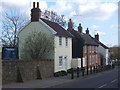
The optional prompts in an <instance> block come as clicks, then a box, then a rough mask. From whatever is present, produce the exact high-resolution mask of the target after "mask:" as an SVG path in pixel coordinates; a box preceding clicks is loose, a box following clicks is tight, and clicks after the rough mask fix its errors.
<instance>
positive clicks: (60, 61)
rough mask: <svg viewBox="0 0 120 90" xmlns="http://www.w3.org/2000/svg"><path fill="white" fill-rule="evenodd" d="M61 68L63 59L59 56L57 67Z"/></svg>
mask: <svg viewBox="0 0 120 90" xmlns="http://www.w3.org/2000/svg"><path fill="white" fill-rule="evenodd" d="M62 66H63V57H62V56H59V67H62Z"/></svg>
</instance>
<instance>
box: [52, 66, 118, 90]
mask: <svg viewBox="0 0 120 90" xmlns="http://www.w3.org/2000/svg"><path fill="white" fill-rule="evenodd" d="M118 72H119V75H118ZM118 76H120V67H117V66H116V67H115V68H114V69H113V70H110V71H107V72H104V73H102V74H99V75H96V76H93V77H90V78H84V79H77V80H75V81H73V82H69V83H65V84H61V85H57V86H54V87H53V88H94V90H97V89H100V88H118V86H120V85H118V81H119V80H120V79H119V80H118Z"/></svg>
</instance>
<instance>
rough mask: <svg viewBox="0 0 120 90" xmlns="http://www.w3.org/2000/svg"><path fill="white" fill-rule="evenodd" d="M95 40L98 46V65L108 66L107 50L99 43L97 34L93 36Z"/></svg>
mask: <svg viewBox="0 0 120 90" xmlns="http://www.w3.org/2000/svg"><path fill="white" fill-rule="evenodd" d="M95 40H96V42H97V43H98V44H99V46H98V58H99V65H101V66H103V65H108V64H110V63H111V62H110V58H109V48H108V47H107V46H106V45H104V44H103V43H102V42H100V40H99V34H98V33H97V34H96V35H95Z"/></svg>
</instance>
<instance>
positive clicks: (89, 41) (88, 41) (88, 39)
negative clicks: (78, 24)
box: [70, 29, 98, 46]
mask: <svg viewBox="0 0 120 90" xmlns="http://www.w3.org/2000/svg"><path fill="white" fill-rule="evenodd" d="M70 33H71V34H73V35H74V37H76V38H79V39H81V40H83V41H84V44H85V45H94V46H98V43H97V42H96V41H95V40H94V39H93V38H92V37H91V36H90V35H88V34H85V33H80V32H79V31H76V30H74V29H73V30H71V31H70Z"/></svg>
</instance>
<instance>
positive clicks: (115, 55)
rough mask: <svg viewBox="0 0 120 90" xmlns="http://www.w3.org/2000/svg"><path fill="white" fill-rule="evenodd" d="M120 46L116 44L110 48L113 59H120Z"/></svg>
mask: <svg viewBox="0 0 120 90" xmlns="http://www.w3.org/2000/svg"><path fill="white" fill-rule="evenodd" d="M119 54H120V47H117V46H114V47H111V48H110V58H111V59H112V60H116V59H117V60H120V55H119Z"/></svg>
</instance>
